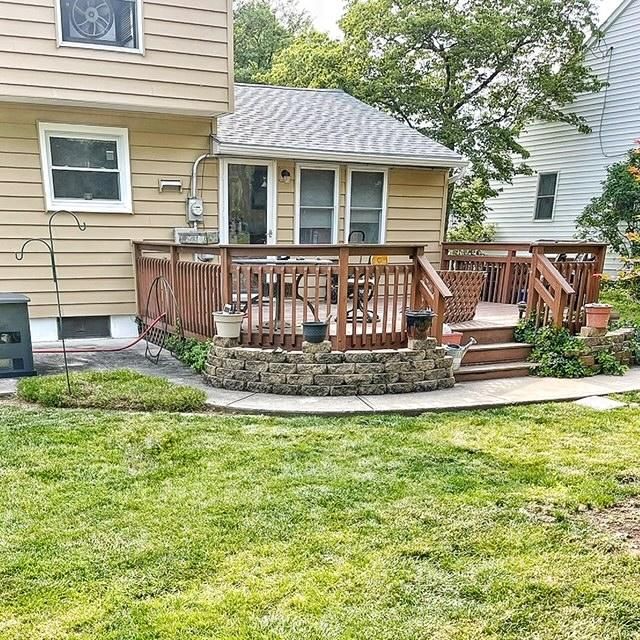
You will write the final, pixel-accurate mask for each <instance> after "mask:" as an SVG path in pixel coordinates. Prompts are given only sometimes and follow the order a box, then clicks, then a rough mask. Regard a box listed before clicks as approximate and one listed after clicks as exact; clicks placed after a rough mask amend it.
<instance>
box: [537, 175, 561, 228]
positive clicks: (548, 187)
mask: <svg viewBox="0 0 640 640" xmlns="http://www.w3.org/2000/svg"><path fill="white" fill-rule="evenodd" d="M557 186H558V174H557V173H541V174H539V175H538V195H537V199H536V212H535V219H536V220H551V219H553V208H554V205H555V200H556V188H557Z"/></svg>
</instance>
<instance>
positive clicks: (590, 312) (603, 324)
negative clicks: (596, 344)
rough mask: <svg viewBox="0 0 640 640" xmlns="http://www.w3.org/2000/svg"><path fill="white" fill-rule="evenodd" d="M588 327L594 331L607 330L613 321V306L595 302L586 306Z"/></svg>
mask: <svg viewBox="0 0 640 640" xmlns="http://www.w3.org/2000/svg"><path fill="white" fill-rule="evenodd" d="M584 308H585V312H586V315H587V327H591V328H592V329H607V328H608V327H609V321H610V320H611V309H612V307H611V305H610V304H601V303H599V302H593V303H591V304H587V305H585V307H584Z"/></svg>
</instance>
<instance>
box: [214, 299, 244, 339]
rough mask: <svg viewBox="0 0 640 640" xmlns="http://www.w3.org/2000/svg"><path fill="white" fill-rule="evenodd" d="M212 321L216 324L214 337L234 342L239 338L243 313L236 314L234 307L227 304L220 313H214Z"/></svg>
mask: <svg viewBox="0 0 640 640" xmlns="http://www.w3.org/2000/svg"><path fill="white" fill-rule="evenodd" d="M213 320H214V322H215V323H216V336H218V337H219V338H234V339H236V340H238V339H239V338H240V332H241V331H242V321H243V320H244V313H240V312H238V310H237V307H236V305H230V304H228V305H225V307H224V309H223V310H222V311H215V312H214V313H213Z"/></svg>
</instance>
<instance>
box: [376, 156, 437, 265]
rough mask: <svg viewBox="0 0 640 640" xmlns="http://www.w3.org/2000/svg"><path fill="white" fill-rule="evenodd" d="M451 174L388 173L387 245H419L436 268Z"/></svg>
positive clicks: (401, 170)
mask: <svg viewBox="0 0 640 640" xmlns="http://www.w3.org/2000/svg"><path fill="white" fill-rule="evenodd" d="M447 181H448V172H447V171H446V170H443V169H411V168H410V169H404V168H396V169H391V170H390V171H389V202H388V209H387V242H420V243H423V244H424V245H425V246H426V256H427V258H428V259H429V260H431V261H432V262H433V263H434V264H438V263H439V261H440V249H439V243H440V242H441V240H442V218H443V211H444V206H445V203H446V195H447Z"/></svg>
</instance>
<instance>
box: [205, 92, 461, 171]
mask: <svg viewBox="0 0 640 640" xmlns="http://www.w3.org/2000/svg"><path fill="white" fill-rule="evenodd" d="M235 90H236V104H235V112H234V113H232V114H230V115H228V116H224V117H222V118H220V119H219V121H218V133H217V136H216V137H217V138H218V140H219V143H220V147H221V149H220V150H221V153H234V154H235V153H242V152H243V150H244V152H245V153H251V155H256V154H259V155H261V156H263V155H264V156H266V155H271V157H292V158H295V159H309V158H316V159H342V158H344V160H345V161H354V162H355V161H358V162H371V163H389V164H391V163H397V164H404V165H416V166H442V167H454V166H460V165H464V164H466V163H465V161H464V160H463V159H462V157H461V156H459V155H458V154H457V153H454V152H453V151H451V150H450V149H447V148H446V147H445V146H443V145H441V144H439V143H437V142H435V141H433V140H431V139H430V138H427V137H426V136H424V135H422V134H421V133H419V132H418V131H416V130H415V129H413V128H411V127H409V126H408V125H406V124H403V123H402V122H399V121H398V120H396V119H395V118H393V117H392V116H390V115H388V114H386V113H383V112H382V111H378V110H377V109H374V108H373V107H371V106H369V105H367V104H365V103H364V102H361V101H360V100H357V99H356V98H354V97H353V96H350V95H349V94H347V93H345V92H344V91H341V90H337V89H298V88H289V87H272V86H266V85H245V84H238V85H236V87H235Z"/></svg>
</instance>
